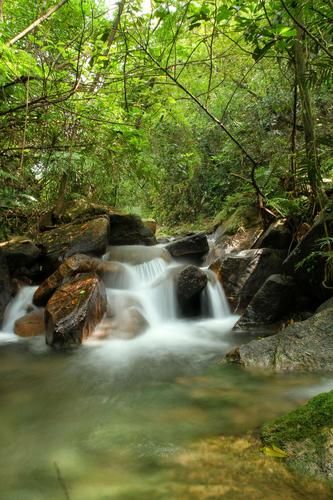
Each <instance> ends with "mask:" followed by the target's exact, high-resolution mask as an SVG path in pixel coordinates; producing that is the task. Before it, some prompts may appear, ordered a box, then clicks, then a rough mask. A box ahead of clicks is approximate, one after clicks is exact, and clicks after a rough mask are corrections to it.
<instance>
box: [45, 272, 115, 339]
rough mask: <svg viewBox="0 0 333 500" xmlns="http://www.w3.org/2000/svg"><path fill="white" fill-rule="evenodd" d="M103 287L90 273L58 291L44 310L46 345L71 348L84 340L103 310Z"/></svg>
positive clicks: (78, 277) (98, 320) (78, 276)
mask: <svg viewBox="0 0 333 500" xmlns="http://www.w3.org/2000/svg"><path fill="white" fill-rule="evenodd" d="M106 305H107V301H106V293H105V287H104V284H103V283H102V282H101V281H100V279H99V278H98V276H97V275H96V274H94V273H89V274H79V275H77V276H75V277H74V278H73V279H72V280H71V281H69V282H67V283H65V284H64V285H62V286H61V287H60V288H58V289H57V290H56V291H55V293H54V294H53V295H52V297H51V299H50V300H49V302H48V303H47V306H46V310H45V324H46V342H47V344H49V345H52V346H55V347H58V346H60V347H61V346H73V345H78V344H81V343H82V340H83V338H86V337H88V336H89V335H90V334H91V333H92V331H93V329H94V328H95V326H96V325H97V323H99V322H100V321H101V319H102V317H103V315H104V313H105V311H106Z"/></svg>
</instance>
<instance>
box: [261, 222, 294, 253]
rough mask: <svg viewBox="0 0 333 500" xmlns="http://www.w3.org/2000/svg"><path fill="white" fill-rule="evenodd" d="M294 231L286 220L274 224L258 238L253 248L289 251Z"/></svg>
mask: <svg viewBox="0 0 333 500" xmlns="http://www.w3.org/2000/svg"><path fill="white" fill-rule="evenodd" d="M292 236H293V235H292V231H291V229H290V227H289V224H288V221H287V220H286V219H280V220H278V221H276V222H273V223H272V224H271V225H270V226H269V228H268V229H267V230H266V231H265V232H264V233H263V234H262V235H261V236H260V237H259V238H258V240H257V241H256V242H255V244H254V245H253V248H275V249H277V250H288V249H289V247H290V245H291V242H292Z"/></svg>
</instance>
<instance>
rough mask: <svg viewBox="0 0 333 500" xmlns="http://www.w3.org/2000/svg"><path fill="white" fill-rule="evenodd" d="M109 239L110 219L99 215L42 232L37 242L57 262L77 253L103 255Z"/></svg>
mask: <svg viewBox="0 0 333 500" xmlns="http://www.w3.org/2000/svg"><path fill="white" fill-rule="evenodd" d="M108 240H109V219H108V217H98V218H96V219H92V220H89V221H86V222H83V223H72V224H66V225H64V226H60V227H57V228H56V229H51V230H50V231H46V232H44V233H41V234H40V235H39V236H38V239H37V242H38V244H39V245H41V246H42V247H43V248H44V249H45V251H46V256H47V257H48V258H49V259H50V260H53V261H54V262H55V263H57V262H58V261H59V258H63V257H69V256H71V255H74V254H75V253H85V254H87V253H88V254H94V255H102V254H103V253H104V252H105V251H106V248H107V245H108Z"/></svg>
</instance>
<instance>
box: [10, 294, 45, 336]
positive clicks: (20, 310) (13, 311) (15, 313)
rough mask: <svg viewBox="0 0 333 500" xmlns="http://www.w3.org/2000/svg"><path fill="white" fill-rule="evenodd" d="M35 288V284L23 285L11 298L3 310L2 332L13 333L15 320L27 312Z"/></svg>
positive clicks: (30, 305)
mask: <svg viewBox="0 0 333 500" xmlns="http://www.w3.org/2000/svg"><path fill="white" fill-rule="evenodd" d="M36 290H37V287H36V286H24V287H22V288H21V289H20V291H19V293H18V294H17V295H16V297H15V298H14V299H13V300H12V302H11V303H10V304H9V306H8V307H7V309H6V311H5V316H4V321H3V326H2V330H3V332H4V333H13V331H14V324H15V321H16V320H17V319H18V318H20V317H21V316H24V315H25V314H26V313H27V309H28V308H29V307H31V308H34V306H33V305H32V297H33V295H34V293H35V291H36Z"/></svg>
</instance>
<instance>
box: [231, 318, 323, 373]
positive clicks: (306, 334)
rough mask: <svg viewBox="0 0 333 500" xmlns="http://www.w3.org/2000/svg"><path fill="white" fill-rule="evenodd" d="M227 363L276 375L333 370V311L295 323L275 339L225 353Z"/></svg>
mask: <svg viewBox="0 0 333 500" xmlns="http://www.w3.org/2000/svg"><path fill="white" fill-rule="evenodd" d="M227 359H228V360H229V361H230V362H236V363H239V364H241V365H243V366H245V367H254V368H265V369H270V370H274V371H276V372H284V371H287V372H289V371H301V372H307V371H308V372H313V371H329V370H333V308H330V309H326V310H324V311H322V312H320V313H318V314H315V315H314V316H312V317H311V318H310V319H307V320H305V321H300V322H298V323H294V324H292V325H290V326H288V327H287V328H286V329H285V330H283V331H282V332H280V333H278V334H277V335H273V336H272V337H267V338H263V339H260V340H253V341H252V342H249V343H248V344H246V345H242V346H240V347H238V348H237V349H235V350H234V351H232V352H230V353H228V354H227Z"/></svg>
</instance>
